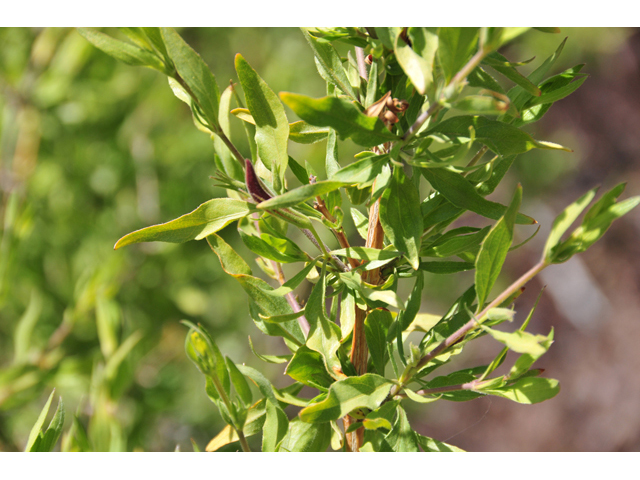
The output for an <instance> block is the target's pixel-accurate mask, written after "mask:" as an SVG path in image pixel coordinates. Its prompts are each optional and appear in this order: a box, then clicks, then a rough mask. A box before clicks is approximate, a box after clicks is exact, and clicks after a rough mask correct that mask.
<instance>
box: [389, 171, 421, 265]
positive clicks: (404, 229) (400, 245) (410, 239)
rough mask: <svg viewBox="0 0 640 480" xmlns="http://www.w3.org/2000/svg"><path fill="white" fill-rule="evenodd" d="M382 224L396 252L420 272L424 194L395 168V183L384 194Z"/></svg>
mask: <svg viewBox="0 0 640 480" xmlns="http://www.w3.org/2000/svg"><path fill="white" fill-rule="evenodd" d="M380 223H381V224H382V228H383V230H384V233H385V234H386V235H387V237H389V239H390V240H391V242H392V243H393V245H394V246H395V248H396V249H397V250H399V251H400V252H402V253H403V254H404V255H405V257H406V258H407V260H408V261H409V264H410V265H411V266H412V267H413V269H414V270H417V269H418V267H419V265H420V243H421V241H422V231H423V228H422V214H421V211H420V193H419V192H418V190H417V189H416V187H415V185H414V184H413V182H412V181H411V180H410V179H409V178H407V176H406V175H405V174H404V171H403V169H402V168H401V167H398V166H396V167H394V170H393V178H392V179H391V183H390V184H389V187H388V188H387V189H386V190H385V191H384V193H383V194H382V199H381V200H380Z"/></svg>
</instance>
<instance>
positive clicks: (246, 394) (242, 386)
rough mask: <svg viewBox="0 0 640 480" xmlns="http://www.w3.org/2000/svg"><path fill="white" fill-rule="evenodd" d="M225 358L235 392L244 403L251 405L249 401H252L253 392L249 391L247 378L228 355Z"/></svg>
mask: <svg viewBox="0 0 640 480" xmlns="http://www.w3.org/2000/svg"><path fill="white" fill-rule="evenodd" d="M225 360H226V362H227V369H228V370H229V376H230V377H231V383H233V388H235V389H236V393H237V394H238V396H239V397H240V399H241V400H242V402H243V403H244V404H245V405H251V402H253V394H252V393H251V389H250V388H249V384H248V383H247V380H246V379H245V378H244V375H242V373H240V370H238V367H236V364H235V363H233V361H232V360H231V359H230V358H229V357H225Z"/></svg>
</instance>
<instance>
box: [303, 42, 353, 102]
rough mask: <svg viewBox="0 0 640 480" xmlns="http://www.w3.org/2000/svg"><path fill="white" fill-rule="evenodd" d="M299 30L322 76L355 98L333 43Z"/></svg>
mask: <svg viewBox="0 0 640 480" xmlns="http://www.w3.org/2000/svg"><path fill="white" fill-rule="evenodd" d="M301 30H302V34H303V35H304V37H305V38H306V39H307V42H309V45H310V46H311V49H312V50H313V53H314V55H315V58H316V62H317V63H318V64H319V65H320V66H321V68H322V72H321V74H322V73H324V75H323V78H325V80H327V81H328V82H331V83H332V84H333V85H335V86H336V87H338V88H339V89H340V90H342V91H343V92H344V93H346V94H347V95H348V96H350V97H351V99H352V100H357V97H356V94H355V92H354V91H353V87H352V86H351V83H349V79H348V78H347V73H346V72H345V71H344V67H343V66H342V60H341V59H340V55H339V54H338V52H337V51H336V49H335V48H334V47H333V45H331V43H329V42H328V41H326V40H322V39H317V38H314V37H312V36H311V35H309V33H308V32H307V31H306V30H305V29H301Z"/></svg>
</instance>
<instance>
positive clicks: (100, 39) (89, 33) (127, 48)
mask: <svg viewBox="0 0 640 480" xmlns="http://www.w3.org/2000/svg"><path fill="white" fill-rule="evenodd" d="M78 33H79V34H80V35H82V36H83V37H84V38H86V39H87V40H88V41H89V42H91V43H92V44H93V45H94V46H95V47H97V48H99V49H100V50H102V51H103V52H104V53H106V54H107V55H110V56H112V57H113V58H115V59H117V60H120V61H121V62H123V63H126V64H127V65H132V66H134V67H151V68H155V69H156V70H160V71H161V72H165V73H166V71H167V69H166V67H165V65H164V63H163V62H162V60H160V59H159V58H158V57H157V56H156V55H155V54H154V53H153V52H150V51H148V50H145V49H142V48H140V47H138V46H136V45H131V44H130V43H126V42H122V41H120V40H116V39H115V38H112V37H110V36H109V35H105V34H104V33H101V32H99V31H97V30H95V29H93V28H78Z"/></svg>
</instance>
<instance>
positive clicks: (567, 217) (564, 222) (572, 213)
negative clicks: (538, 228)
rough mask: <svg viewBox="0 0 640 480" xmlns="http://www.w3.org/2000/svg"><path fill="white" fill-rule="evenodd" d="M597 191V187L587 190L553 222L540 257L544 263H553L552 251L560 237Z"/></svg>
mask: <svg viewBox="0 0 640 480" xmlns="http://www.w3.org/2000/svg"><path fill="white" fill-rule="evenodd" d="M597 191H598V188H597V187H596V188H592V189H591V190H589V191H588V192H587V193H585V194H584V195H582V196H581V197H580V198H579V199H578V200H576V201H575V202H573V203H572V204H571V205H569V206H568V207H567V208H565V209H564V210H563V212H562V213H561V214H560V215H558V216H557V217H556V219H555V220H554V221H553V225H551V233H549V237H548V238H547V242H546V243H545V245H544V251H543V254H542V257H543V258H544V259H545V261H546V262H548V263H551V262H552V261H553V258H552V250H553V249H554V248H555V247H556V246H557V245H558V244H559V242H560V239H561V238H562V235H564V233H565V232H566V231H567V230H568V229H569V227H570V226H571V225H572V224H573V222H575V221H576V219H577V218H578V217H579V216H580V214H581V213H582V212H583V211H584V209H585V208H587V205H589V204H590V203H591V200H593V198H594V197H595V196H596V193H597Z"/></svg>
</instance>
